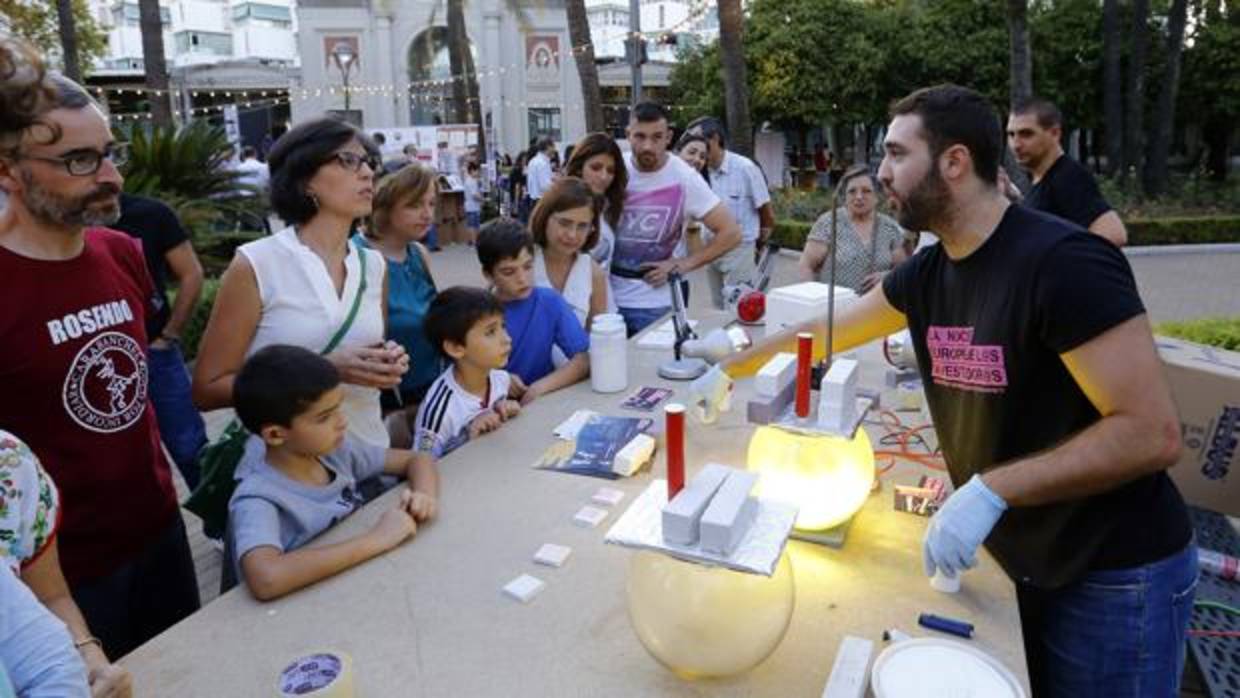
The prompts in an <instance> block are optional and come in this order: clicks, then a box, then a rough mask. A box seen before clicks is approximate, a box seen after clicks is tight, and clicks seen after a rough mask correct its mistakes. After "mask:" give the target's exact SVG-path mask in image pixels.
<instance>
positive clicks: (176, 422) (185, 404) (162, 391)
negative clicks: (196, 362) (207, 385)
mask: <svg viewBox="0 0 1240 698" xmlns="http://www.w3.org/2000/svg"><path fill="white" fill-rule="evenodd" d="M147 363H148V364H149V365H150V372H151V378H150V395H151V403H152V404H154V406H155V419H156V420H157V421H158V422H159V436H160V438H161V439H163V442H164V445H165V446H167V447H168V452H169V453H171V454H172V460H173V462H174V463H176V466H177V470H180V471H181V476H182V477H184V478H185V484H186V485H189V489H190V490H191V491H193V489H194V488H195V487H197V486H198V480H199V478H200V477H201V474H200V473H199V472H198V462H197V458H198V451H199V450H200V449H201V448H202V446H203V444H205V443H206V442H207V429H206V426H205V425H204V424H203V422H202V415H201V414H199V413H198V408H196V407H194V403H193V401H192V400H191V399H190V387H189V371H188V370H187V369H186V368H185V359H184V357H182V356H181V347H180V345H178V344H176V343H173V344H170V345H168V346H167V347H166V348H164V349H156V348H154V347H152V348H151V349H150V351H149V352H148V358H147Z"/></svg>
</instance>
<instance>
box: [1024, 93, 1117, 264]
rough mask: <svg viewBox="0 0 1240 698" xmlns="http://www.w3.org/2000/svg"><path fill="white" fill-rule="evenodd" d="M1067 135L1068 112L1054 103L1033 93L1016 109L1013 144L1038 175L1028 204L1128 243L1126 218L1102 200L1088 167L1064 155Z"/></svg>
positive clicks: (1113, 239) (1033, 173)
mask: <svg viewBox="0 0 1240 698" xmlns="http://www.w3.org/2000/svg"><path fill="white" fill-rule="evenodd" d="M1062 134H1063V115H1061V114H1060V113H1059V108H1058V107H1056V106H1055V105H1054V104H1052V103H1051V102H1049V101H1047V100H1045V99H1041V98H1038V97H1031V98H1029V99H1026V100H1024V101H1022V102H1019V103H1018V104H1017V105H1016V107H1015V108H1013V109H1012V115H1011V116H1010V117H1008V127H1007V137H1008V145H1010V146H1011V147H1012V153H1013V154H1014V155H1015V156H1016V161H1017V162H1019V163H1020V166H1021V167H1023V168H1025V169H1026V170H1028V171H1029V176H1030V178H1031V179H1033V188H1032V189H1030V190H1029V193H1028V194H1025V201H1024V204H1025V205H1026V206H1028V207H1029V208H1036V209H1038V210H1039V211H1046V212H1047V213H1052V214H1054V215H1056V216H1059V217H1060V218H1066V219H1067V220H1070V221H1072V222H1073V223H1076V224H1077V225H1079V226H1081V227H1082V228H1085V229H1086V230H1088V231H1089V232H1091V233H1097V234H1098V235H1101V236H1102V237H1104V238H1106V239H1107V240H1110V241H1111V242H1113V243H1115V245H1116V246H1118V247H1123V246H1124V244H1125V243H1127V242H1128V230H1127V229H1126V228H1124V222H1123V221H1121V220H1120V219H1119V214H1117V213H1116V212H1115V211H1113V210H1112V209H1111V205H1110V204H1108V203H1107V201H1106V199H1104V198H1102V192H1101V191H1099V190H1098V182H1097V181H1095V180H1094V176H1093V175H1092V174H1090V172H1089V170H1087V169H1085V167H1084V166H1082V165H1081V163H1079V162H1077V161H1076V160H1074V159H1072V158H1070V157H1067V156H1066V155H1065V154H1064V152H1063V146H1062V145H1060V142H1059V138H1060V136H1061V135H1062Z"/></svg>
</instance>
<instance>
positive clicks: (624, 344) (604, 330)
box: [590, 313, 629, 393]
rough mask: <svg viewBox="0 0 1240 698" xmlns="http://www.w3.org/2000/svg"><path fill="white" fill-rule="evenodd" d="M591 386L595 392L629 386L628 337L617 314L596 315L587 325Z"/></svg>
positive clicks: (613, 391)
mask: <svg viewBox="0 0 1240 698" xmlns="http://www.w3.org/2000/svg"><path fill="white" fill-rule="evenodd" d="M590 387H592V388H594V391H595V392H598V393H618V392H620V391H621V390H624V389H625V388H627V387H629V361H628V338H627V337H626V335H625V328H624V318H623V317H621V316H620V315H619V314H617V313H605V314H602V315H596V316H595V317H594V323H593V324H592V325H591V326H590Z"/></svg>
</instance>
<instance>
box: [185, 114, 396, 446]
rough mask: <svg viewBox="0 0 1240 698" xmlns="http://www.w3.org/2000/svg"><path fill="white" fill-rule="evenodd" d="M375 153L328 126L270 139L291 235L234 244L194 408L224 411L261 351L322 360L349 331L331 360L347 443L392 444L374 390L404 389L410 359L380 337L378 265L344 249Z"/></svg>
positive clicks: (275, 190)
mask: <svg viewBox="0 0 1240 698" xmlns="http://www.w3.org/2000/svg"><path fill="white" fill-rule="evenodd" d="M373 152H374V148H373V146H372V145H371V144H370V143H369V141H368V140H367V138H366V136H364V135H363V134H361V133H360V132H359V131H358V130H357V129H356V128H354V127H353V126H351V125H349V124H347V123H345V122H342V121H339V120H336V119H330V118H322V119H315V120H313V121H308V122H305V123H303V124H301V125H299V126H297V127H295V128H293V129H292V130H290V131H289V132H288V133H286V134H284V135H283V136H281V137H280V139H279V140H278V141H276V143H275V145H274V146H273V147H272V149H271V152H270V154H269V155H268V164H269V165H270V167H271V182H270V186H271V204H272V207H273V208H275V211H276V213H277V214H278V215H279V216H280V217H281V218H282V219H284V220H285V221H287V222H289V223H291V225H290V226H289V227H287V228H285V229H283V230H281V231H280V232H278V233H276V234H274V235H272V236H270V237H267V238H263V239H261V240H257V241H255V242H251V243H248V244H246V245H243V246H241V247H240V248H239V249H238V250H237V252H238V254H237V255H236V256H235V257H234V258H233V261H232V263H231V264H230V265H229V267H228V270H227V271H225V272H224V276H223V278H222V279H221V281H220V289H219V293H218V295H217V296H216V300H215V307H214V308H213V309H212V311H211V319H210V320H209V321H208V323H207V329H206V332H205V333H204V335H203V339H202V345H201V347H200V348H199V352H198V363H197V365H196V366H195V367H194V388H193V390H194V402H195V403H196V404H197V405H198V407H199V408H200V409H215V408H218V407H227V406H229V405H230V404H231V403H232V384H233V377H234V376H236V374H237V371H238V370H240V368H241V364H242V363H243V362H244V361H245V359H246V357H248V356H250V355H252V354H253V353H254V352H256V351H258V350H259V349H262V348H263V347H265V346H268V345H270V344H293V345H296V346H300V347H304V348H306V349H309V350H311V351H316V352H321V351H322V350H323V349H324V348H326V347H327V345H328V342H329V340H330V339H331V338H332V337H333V336H334V335H335V334H336V333H337V332H338V331H339V330H340V329H341V328H342V327H344V326H346V325H347V326H348V328H347V331H346V332H345V334H344V338H343V340H342V341H341V342H340V344H339V347H338V348H337V349H335V350H334V351H332V352H331V353H330V354H328V355H327V359H328V360H330V361H331V362H332V363H333V364H335V366H336V368H337V369H338V370H339V371H340V375H341V378H342V379H343V381H344V383H345V384H346V385H345V398H344V403H343V405H342V408H341V409H342V411H343V412H344V414H345V416H346V417H348V420H349V432H350V433H351V434H353V435H354V436H355V437H357V438H359V439H361V440H362V441H365V442H367V443H370V444H374V445H377V446H383V447H386V446H387V445H388V442H389V439H388V432H387V429H385V428H384V425H383V419H382V417H381V414H380V410H379V391H380V390H381V389H384V388H391V387H393V386H395V385H397V384H399V383H400V378H401V376H402V375H403V374H404V373H405V371H406V370H407V369H408V367H409V359H408V357H407V355H406V354H405V350H404V348H402V347H401V346H400V345H399V344H397V343H396V342H391V341H388V342H385V341H384V339H383V338H384V325H385V322H386V315H387V310H386V306H385V303H386V300H385V299H386V297H387V292H386V291H387V289H386V284H387V276H386V274H387V271H386V267H387V265H386V263H385V262H384V259H383V256H382V255H381V254H379V252H377V251H375V250H369V249H367V250H364V249H360V248H358V247H357V246H355V245H350V244H349V243H348V239H349V233H350V231H351V229H352V227H353V224H354V221H356V220H358V219H360V218H362V217H364V216H366V215H368V214H369V213H370V208H371V199H372V197H373V196H374V186H375V183H374V172H375V167H377V163H376V162H374V155H373ZM359 294H360V303H359V305H358V310H357V314H356V317H353V318H352V320H351V321H350V319H349V318H350V310H351V308H352V307H353V304H354V299H355V298H358V296H359Z"/></svg>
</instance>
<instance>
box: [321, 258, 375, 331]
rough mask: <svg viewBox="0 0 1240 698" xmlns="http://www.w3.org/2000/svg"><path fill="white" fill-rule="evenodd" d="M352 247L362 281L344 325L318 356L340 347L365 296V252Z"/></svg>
mask: <svg viewBox="0 0 1240 698" xmlns="http://www.w3.org/2000/svg"><path fill="white" fill-rule="evenodd" d="M353 247H354V249H356V250H357V258H358V263H359V265H360V267H361V276H362V280H361V283H359V284H358V285H357V295H356V296H354V297H353V305H352V307H350V308H349V314H348V315H346V316H345V318H344V323H342V324H341V325H340V329H338V330H336V334H334V335H332V338H331V340H330V341H328V342H327V346H326V347H324V348H323V351H321V352H319V353H320V354H330V353H332V351H333V350H335V348H336V347H337V346H339V345H340V340H342V339H344V336H345V335H346V334H348V333H349V328H350V327H352V326H353V320H354V318H356V317H357V309H358V308H359V307H361V305H362V296H364V295H366V250H364V249H362V247H361V246H360V245H357V244H354V245H353Z"/></svg>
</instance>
